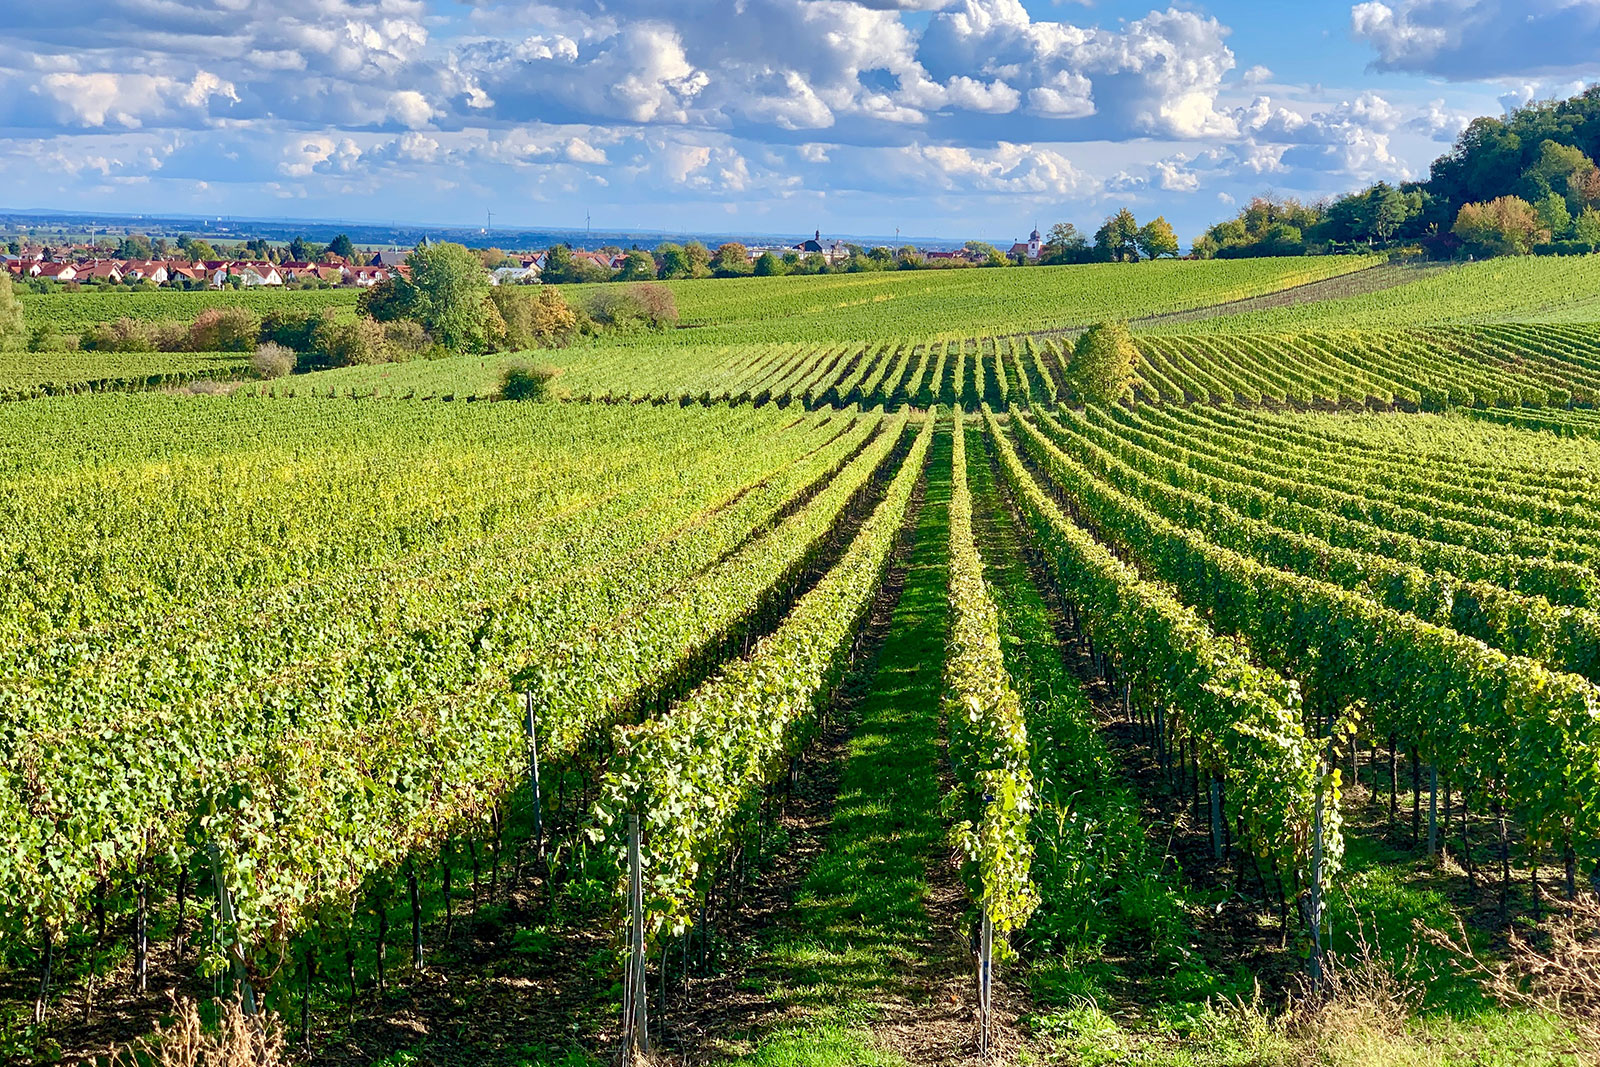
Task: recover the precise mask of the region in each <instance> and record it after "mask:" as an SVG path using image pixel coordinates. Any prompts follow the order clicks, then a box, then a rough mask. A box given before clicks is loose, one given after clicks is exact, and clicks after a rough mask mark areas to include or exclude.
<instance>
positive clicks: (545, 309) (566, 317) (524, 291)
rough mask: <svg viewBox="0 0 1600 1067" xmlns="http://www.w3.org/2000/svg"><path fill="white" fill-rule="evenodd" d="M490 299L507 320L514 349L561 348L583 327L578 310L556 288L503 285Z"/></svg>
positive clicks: (508, 338) (507, 338)
mask: <svg viewBox="0 0 1600 1067" xmlns="http://www.w3.org/2000/svg"><path fill="white" fill-rule="evenodd" d="M489 300H490V302H491V303H493V305H494V307H495V309H496V310H497V311H498V312H499V313H500V318H501V320H502V321H503V322H504V323H505V341H504V344H505V346H506V347H507V348H510V349H513V350H515V349H523V348H560V347H562V346H564V345H566V344H568V343H570V342H571V340H572V338H573V337H575V336H577V334H578V333H579V332H580V330H581V324H580V322H579V319H578V314H577V312H576V311H574V310H573V309H572V308H571V307H570V306H569V305H568V304H567V301H566V298H565V297H563V296H562V295H561V293H560V292H559V291H557V290H555V289H546V288H535V287H531V286H509V285H500V286H496V287H495V288H494V289H491V290H490V291H489Z"/></svg>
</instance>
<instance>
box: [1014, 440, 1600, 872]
mask: <svg viewBox="0 0 1600 1067" xmlns="http://www.w3.org/2000/svg"><path fill="white" fill-rule="evenodd" d="M1017 425H1018V427H1019V431H1020V435H1021V437H1022V439H1023V440H1024V442H1025V444H1026V447H1027V449H1028V451H1029V453H1030V455H1032V456H1033V457H1034V460H1035V461H1036V462H1037V463H1039V464H1040V465H1041V467H1043V468H1044V469H1045V470H1046V471H1047V472H1048V474H1049V477H1050V478H1051V480H1052V482H1053V483H1054V484H1055V485H1056V486H1057V487H1058V488H1059V490H1060V491H1061V492H1062V493H1063V494H1064V495H1065V496H1066V497H1067V498H1068V499H1069V500H1071V501H1072V502H1073V505H1074V506H1075V507H1076V508H1077V509H1078V510H1079V511H1080V513H1081V514H1083V515H1084V516H1085V518H1086V519H1087V520H1088V521H1091V522H1093V523H1094V525H1095V526H1096V528H1098V529H1099V530H1101V531H1103V532H1104V533H1105V534H1106V535H1107V536H1109V537H1111V538H1113V539H1114V541H1115V543H1116V544H1117V545H1119V546H1120V548H1121V549H1122V550H1123V551H1124V552H1126V553H1127V554H1128V555H1129V556H1131V557H1133V558H1137V559H1139V560H1141V561H1143V562H1144V563H1145V564H1146V565H1147V566H1148V567H1149V568H1150V569H1151V571H1152V572H1153V573H1154V574H1156V575H1158V576H1160V577H1161V578H1162V579H1163V580H1165V581H1168V582H1171V583H1172V584H1173V586H1174V587H1175V588H1176V589H1177V590H1178V591H1179V593H1180V594H1181V595H1183V596H1184V597H1185V598H1186V599H1187V600H1188V601H1189V602H1190V603H1192V604H1193V605H1194V606H1196V607H1197V608H1199V609H1202V610H1204V611H1206V612H1207V613H1208V616H1209V617H1210V618H1211V619H1212V620H1213V621H1214V623H1215V625H1216V626H1217V627H1218V628H1219V629H1220V630H1222V631H1224V632H1227V633H1232V634H1237V635H1239V636H1240V637H1242V638H1244V639H1245V640H1248V641H1249V642H1250V645H1251V647H1252V648H1254V649H1256V650H1257V652H1258V653H1259V654H1260V655H1261V656H1262V657H1263V658H1265V659H1266V660H1267V661H1268V662H1270V663H1273V664H1276V665H1278V666H1279V667H1280V668H1281V669H1284V670H1287V671H1293V672H1295V673H1296V674H1297V675H1298V676H1299V677H1301V678H1302V680H1303V681H1304V682H1305V685H1306V690H1307V694H1308V697H1309V698H1310V699H1311V700H1312V702H1313V704H1314V706H1315V708H1316V709H1317V712H1318V714H1319V716H1327V717H1337V716H1343V715H1345V714H1347V713H1349V712H1350V711H1351V710H1352V709H1360V708H1365V709H1367V710H1366V714H1367V715H1370V717H1371V721H1370V722H1369V723H1368V724H1367V726H1368V728H1369V729H1370V730H1371V731H1372V733H1373V735H1374V736H1389V735H1398V736H1400V737H1402V738H1404V739H1406V740H1407V741H1409V742H1410V743H1411V744H1412V745H1413V746H1415V748H1416V749H1417V750H1418V751H1419V753H1420V754H1421V755H1422V756H1423V757H1424V758H1425V759H1427V760H1428V762H1429V763H1430V764H1432V765H1433V766H1436V767H1439V768H1440V769H1441V770H1442V771H1443V772H1444V773H1446V774H1448V775H1451V776H1452V777H1455V776H1459V777H1458V778H1456V780H1458V781H1460V783H1461V784H1462V786H1463V788H1464V790H1466V791H1467V792H1468V793H1469V794H1470V795H1471V796H1472V797H1474V798H1476V799H1477V800H1478V802H1479V803H1480V804H1490V803H1492V804H1497V805H1503V806H1504V807H1505V808H1507V809H1508V810H1509V811H1511V812H1513V813H1514V814H1515V815H1516V817H1517V818H1518V820H1519V821H1520V823H1521V824H1522V826H1523V827H1524V829H1525V831H1526V833H1527V835H1528V843H1529V845H1530V847H1535V848H1537V847H1540V846H1550V845H1560V846H1562V847H1564V848H1566V849H1569V850H1571V851H1573V852H1575V853H1576V854H1577V855H1580V856H1592V855H1594V854H1595V851H1596V849H1597V848H1600V715H1597V714H1596V707H1597V706H1600V691H1597V690H1596V689H1595V687H1594V685H1593V684H1592V683H1590V682H1588V681H1586V680H1584V679H1583V678H1580V677H1578V676H1576V675H1572V674H1567V673H1561V672H1556V671H1551V670H1550V669H1548V668H1546V667H1545V666H1543V665H1542V664H1540V663H1538V662H1536V661H1534V660H1531V659H1528V658H1525V657H1520V656H1507V655H1505V654H1504V653H1501V652H1498V651H1495V650H1492V649H1489V648H1487V647H1486V646H1485V645H1483V644H1482V643H1481V642H1479V641H1476V640H1473V639H1471V638H1467V637H1464V636H1462V635H1460V634H1458V633H1455V632H1453V631H1451V630H1447V629H1442V628H1440V627H1437V626H1431V625H1429V624H1427V623H1424V622H1422V621H1421V620H1419V619H1417V618H1416V617H1414V616H1411V615H1407V614H1403V613H1401V612H1398V611H1395V610H1394V609H1392V608H1388V607H1385V606H1383V605H1381V604H1378V603H1375V602H1373V601H1371V600H1369V599H1367V598H1366V597H1363V596H1361V595H1360V594H1358V593H1354V592H1351V591H1348V590H1345V589H1342V588H1339V587H1337V586H1334V585H1331V584H1329V583H1327V582H1324V581H1321V580H1318V579H1315V578H1309V577H1306V576H1304V575H1300V574H1295V573H1292V572H1288V571H1283V570H1279V569H1277V568H1274V567H1268V566H1265V565H1263V564H1261V563H1259V562H1257V561H1256V560H1254V559H1251V558H1249V557H1247V556H1244V555H1241V554H1239V553H1237V552H1233V551H1231V550H1229V549H1226V548H1223V547H1220V546H1218V545H1216V544H1214V543H1212V542H1211V541H1210V540H1208V539H1207V537H1206V536H1205V535H1204V534H1202V533H1201V532H1199V531H1197V530H1192V529H1188V528H1185V527H1182V526H1178V525H1176V524H1174V523H1172V522H1170V521H1168V520H1166V519H1164V518H1162V517H1161V516H1159V515H1157V514H1155V513H1154V512H1152V511H1151V510H1150V509H1148V508H1146V507H1144V506H1143V505H1141V504H1140V503H1138V502H1137V501H1135V500H1133V499H1131V498H1130V497H1128V496H1127V495H1125V494H1123V493H1122V492H1120V491H1119V490H1117V489H1116V488H1115V487H1113V486H1110V485H1107V484H1106V483H1105V482H1103V481H1102V480H1101V479H1099V478H1097V477H1096V476H1095V475H1094V474H1093V473H1092V472H1090V471H1089V470H1087V469H1086V468H1084V467H1083V465H1082V464H1080V463H1078V462H1077V461H1075V460H1074V459H1072V458H1071V457H1070V456H1068V455H1067V454H1066V453H1064V452H1062V451H1061V449H1059V448H1058V447H1056V446H1055V445H1054V444H1053V443H1052V442H1051V441H1050V440H1049V439H1048V438H1047V437H1046V436H1045V435H1044V434H1043V433H1041V432H1040V431H1039V430H1038V429H1037V428H1036V427H1034V426H1033V425H1032V424H1031V423H1029V422H1028V421H1026V420H1018V421H1017Z"/></svg>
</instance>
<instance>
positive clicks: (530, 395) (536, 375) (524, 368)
mask: <svg viewBox="0 0 1600 1067" xmlns="http://www.w3.org/2000/svg"><path fill="white" fill-rule="evenodd" d="M560 374H561V371H560V369H559V368H557V367H552V366H550V364H548V363H529V362H527V361H525V360H517V361H515V362H513V363H510V364H508V365H507V366H506V369H505V370H504V371H503V372H502V373H501V375H500V399H502V400H560V399H561V398H562V394H561V391H560V390H559V389H557V388H556V387H555V380H556V378H557V377H558V376H559V375H560Z"/></svg>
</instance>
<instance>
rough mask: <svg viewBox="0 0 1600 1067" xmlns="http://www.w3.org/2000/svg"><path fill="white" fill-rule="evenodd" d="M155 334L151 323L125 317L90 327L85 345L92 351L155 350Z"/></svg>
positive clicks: (84, 335)
mask: <svg viewBox="0 0 1600 1067" xmlns="http://www.w3.org/2000/svg"><path fill="white" fill-rule="evenodd" d="M153 334H154V330H153V328H152V327H151V325H150V323H148V322H141V321H140V320H138V319H130V318H126V317H124V318H120V319H118V320H117V321H116V322H101V323H96V324H95V325H93V326H91V327H89V328H88V329H87V330H85V331H84V334H83V347H84V348H86V349H88V350H89V351H91V352H154V351H155V350H156V343H155V337H154V336H153Z"/></svg>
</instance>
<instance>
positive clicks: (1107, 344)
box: [1066, 322, 1139, 403]
mask: <svg viewBox="0 0 1600 1067" xmlns="http://www.w3.org/2000/svg"><path fill="white" fill-rule="evenodd" d="M1138 357H1139V349H1138V348H1137V347H1136V346H1135V345H1134V343H1133V334H1132V333H1130V332H1129V331H1128V324H1127V323H1125V322H1099V323H1096V324H1095V325H1093V326H1091V327H1089V328H1088V329H1087V330H1085V331H1084V332H1083V336H1082V337H1079V338H1078V343H1077V346H1076V347H1074V348H1073V350H1072V359H1071V360H1069V361H1068V363H1067V368H1066V379H1067V384H1068V385H1069V386H1071V387H1072V390H1073V392H1075V393H1076V394H1077V395H1078V399H1079V400H1082V401H1085V402H1088V401H1095V402H1099V403H1115V402H1116V401H1118V400H1121V399H1122V398H1123V397H1125V396H1127V395H1128V393H1129V391H1130V389H1131V388H1132V385H1133V365H1134V361H1135V360H1137V359H1138Z"/></svg>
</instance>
